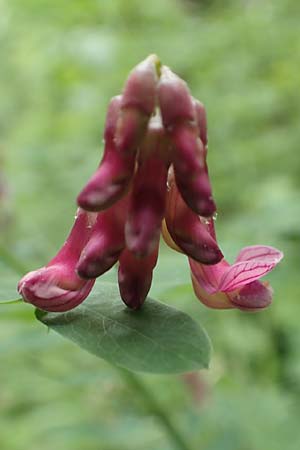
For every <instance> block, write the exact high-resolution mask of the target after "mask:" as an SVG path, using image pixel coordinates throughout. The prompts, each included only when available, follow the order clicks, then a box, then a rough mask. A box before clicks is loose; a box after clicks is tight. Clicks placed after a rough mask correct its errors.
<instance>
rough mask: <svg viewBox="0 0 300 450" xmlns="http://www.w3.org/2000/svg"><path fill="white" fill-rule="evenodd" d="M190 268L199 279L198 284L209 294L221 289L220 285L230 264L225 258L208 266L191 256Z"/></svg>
mask: <svg viewBox="0 0 300 450" xmlns="http://www.w3.org/2000/svg"><path fill="white" fill-rule="evenodd" d="M189 263H190V268H191V271H192V274H193V275H194V277H195V279H196V280H197V282H198V284H199V285H200V287H201V288H202V289H204V290H205V291H206V292H207V293H208V294H215V293H216V292H218V291H219V289H218V285H219V282H220V279H221V278H222V276H223V274H224V272H225V271H226V270H227V269H228V267H230V266H229V264H228V262H227V261H225V260H224V259H223V260H222V261H221V262H219V263H218V264H214V265H212V266H206V265H204V264H200V263H199V262H197V261H194V260H193V259H192V258H189Z"/></svg>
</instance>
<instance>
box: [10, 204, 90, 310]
mask: <svg viewBox="0 0 300 450" xmlns="http://www.w3.org/2000/svg"><path fill="white" fill-rule="evenodd" d="M95 219H96V216H95V215H94V214H91V213H86V212H85V211H82V210H80V209H79V210H78V212H77V216H76V219H75V223H74V225H73V228H72V230H71V232H70V235H69V237H68V239H67V240H66V242H65V244H64V245H63V247H62V248H61V250H60V251H59V252H58V254H57V255H56V256H55V257H54V258H53V259H52V260H51V261H50V262H49V264H48V265H47V266H45V267H42V268H41V269H38V270H35V271H33V272H29V273H28V274H27V275H25V276H24V277H23V278H22V279H21V280H20V282H19V284H18V292H19V293H20V294H21V295H22V297H23V298H24V300H25V302H28V303H32V304H33V305H35V306H36V307H38V308H40V309H43V310H45V311H68V310H69V309H72V308H75V306H77V305H79V304H80V303H81V302H82V301H83V300H84V299H85V298H86V297H87V296H88V294H89V293H90V291H91V289H92V287H93V285H94V282H95V280H89V281H85V280H82V279H81V278H79V277H78V276H77V274H76V272H75V267H76V264H77V261H78V259H79V257H80V254H81V251H82V249H83V247H84V246H85V245H86V243H87V241H88V239H89V238H90V234H91V229H92V226H93V225H94V223H95Z"/></svg>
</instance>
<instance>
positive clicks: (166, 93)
mask: <svg viewBox="0 0 300 450" xmlns="http://www.w3.org/2000/svg"><path fill="white" fill-rule="evenodd" d="M158 101H159V106H160V111H161V116H162V121H163V124H164V127H165V128H166V129H167V130H168V131H172V129H173V128H174V127H175V126H176V125H177V124H178V123H182V122H187V123H188V122H193V121H194V120H195V112H194V105H193V100H192V98H191V95H190V92H189V89H188V87H187V84H186V83H185V82H184V81H183V80H182V79H181V78H179V77H178V76H177V75H175V73H173V72H172V71H171V70H170V69H169V68H168V67H166V66H163V67H162V69H161V77H160V80H159V84H158Z"/></svg>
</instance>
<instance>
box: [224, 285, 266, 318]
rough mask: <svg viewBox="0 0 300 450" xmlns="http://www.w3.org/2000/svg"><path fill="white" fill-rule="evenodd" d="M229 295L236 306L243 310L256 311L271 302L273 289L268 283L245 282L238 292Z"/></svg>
mask: <svg viewBox="0 0 300 450" xmlns="http://www.w3.org/2000/svg"><path fill="white" fill-rule="evenodd" d="M229 296H230V300H231V302H232V303H233V305H235V306H236V307H237V308H239V309H241V310H244V311H257V310H260V309H263V308H266V307H267V306H269V305H270V304H271V302H272V296H273V290H272V288H271V287H270V286H269V285H268V283H261V282H260V281H253V282H252V283H249V284H246V286H244V287H243V288H242V289H241V290H240V291H239V293H238V294H229Z"/></svg>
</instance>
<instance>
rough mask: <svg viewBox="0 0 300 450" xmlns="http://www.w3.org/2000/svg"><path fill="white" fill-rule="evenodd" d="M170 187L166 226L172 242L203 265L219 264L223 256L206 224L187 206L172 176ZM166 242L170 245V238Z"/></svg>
mask: <svg viewBox="0 0 300 450" xmlns="http://www.w3.org/2000/svg"><path fill="white" fill-rule="evenodd" d="M169 186H170V187H169V191H168V195H167V207H166V225H167V231H168V232H169V233H170V236H171V238H172V241H174V243H175V244H176V245H177V246H178V247H179V248H180V249H181V250H182V251H183V253H185V254H186V255H187V256H189V257H191V258H193V259H194V260H196V261H199V262H201V263H202V264H216V263H218V262H219V261H221V259H222V258H223V254H222V252H221V250H220V249H219V247H218V244H217V242H216V240H215V239H214V238H213V237H212V236H211V235H210V233H209V231H208V229H207V226H206V224H205V223H204V222H203V220H201V218H200V217H199V216H197V214H195V213H194V212H193V211H191V210H190V209H189V208H188V206H187V205H186V204H185V202H184V201H183V199H182V197H181V195H180V193H179V191H178V189H177V186H176V183H175V181H174V180H173V179H172V176H170V177H169ZM165 234H166V230H164V235H165ZM164 237H165V236H164ZM165 240H166V242H167V243H168V237H167V239H165ZM172 241H171V242H172ZM171 246H172V245H171ZM173 248H174V247H173Z"/></svg>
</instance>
